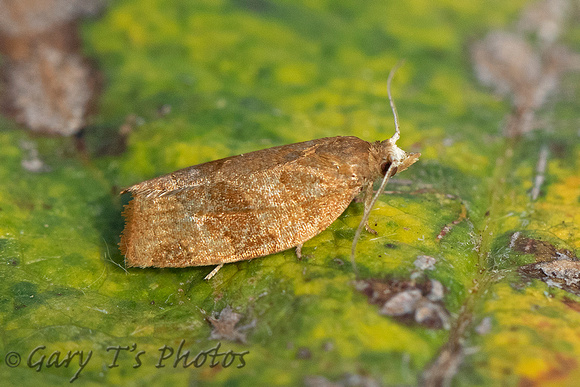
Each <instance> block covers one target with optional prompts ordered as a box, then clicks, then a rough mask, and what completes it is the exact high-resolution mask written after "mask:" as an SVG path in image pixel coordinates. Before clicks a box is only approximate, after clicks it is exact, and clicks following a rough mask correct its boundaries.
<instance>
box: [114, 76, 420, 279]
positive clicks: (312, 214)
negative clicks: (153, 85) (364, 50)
mask: <svg viewBox="0 0 580 387" xmlns="http://www.w3.org/2000/svg"><path fill="white" fill-rule="evenodd" d="M395 70H396V68H395V69H393V70H391V73H390V74H389V78H388V82H387V89H388V94H389V101H390V104H391V108H392V110H393V115H394V117H395V134H394V135H393V136H392V137H391V138H389V139H387V140H384V141H377V142H367V141H364V140H361V139H359V138H357V137H351V136H348V137H343V136H338V137H326V138H320V139H316V140H311V141H306V142H300V143H296V144H289V145H283V146H277V147H274V148H269V149H262V150H258V151H255V152H250V153H246V154H241V155H238V156H232V157H227V158H224V159H221V160H215V161H211V162H207V163H204V164H199V165H194V166H191V167H188V168H185V169H181V170H178V171H176V172H173V173H170V174H167V175H163V176H160V177H156V178H154V179H151V180H147V181H144V182H142V183H139V184H135V185H133V186H131V187H129V188H127V189H125V190H124V191H122V192H121V193H122V194H123V193H131V195H132V197H133V199H132V200H131V201H130V202H129V204H128V205H126V206H125V210H124V212H123V215H124V216H125V219H126V224H125V229H124V230H123V233H122V235H121V241H120V249H121V252H122V253H123V254H124V255H125V257H126V264H127V266H134V267H151V266H152V267H187V266H205V265H217V267H216V268H215V269H214V270H213V271H212V272H211V273H210V274H209V275H208V276H207V277H206V279H209V278H211V277H212V276H213V275H214V274H215V273H216V272H217V270H219V268H221V267H222V266H223V264H225V263H229V262H237V261H243V260H248V259H252V258H256V257H261V256H265V255H269V254H273V253H276V252H279V251H283V250H286V249H289V248H293V247H296V248H297V254H300V249H301V247H302V244H303V243H304V242H306V241H308V240H309V239H311V238H312V237H314V236H315V235H317V234H318V233H320V232H321V231H323V230H324V229H326V228H327V227H328V226H329V225H330V224H331V223H332V222H334V221H335V220H336V219H337V218H338V217H339V216H340V215H341V214H342V213H343V212H344V211H345V209H346V208H347V207H348V205H349V204H350V202H351V201H352V200H353V199H354V198H355V197H356V196H357V195H358V194H359V193H361V192H363V193H364V194H365V200H364V203H365V211H364V215H363V219H362V221H361V223H360V225H359V227H358V229H357V232H356V234H355V238H354V241H353V246H352V251H351V260H352V261H353V267H354V268H355V270H356V266H354V252H355V248H356V242H357V240H358V238H359V237H360V234H361V232H362V229H363V227H366V228H367V230H369V231H370V232H374V231H373V230H372V229H370V227H368V217H369V214H370V210H371V208H372V207H373V205H374V203H375V202H376V200H377V198H378V196H379V195H380V194H381V192H382V191H383V189H384V187H385V185H386V183H387V181H388V179H389V178H390V177H391V176H393V175H394V174H395V173H397V172H401V171H404V170H405V169H407V168H408V167H409V166H410V165H412V164H413V163H415V162H416V161H417V160H418V158H419V156H420V153H407V152H405V151H403V150H402V149H401V148H399V147H398V146H397V145H396V142H397V140H398V139H399V137H400V129H399V124H398V116H397V111H396V108H395V104H394V102H393V99H392V97H391V87H390V86H391V81H392V77H393V74H394V72H395ZM380 177H382V178H383V180H382V184H381V187H380V189H379V191H378V193H377V194H376V195H375V196H374V197H373V183H374V182H375V180H377V179H378V178H380Z"/></svg>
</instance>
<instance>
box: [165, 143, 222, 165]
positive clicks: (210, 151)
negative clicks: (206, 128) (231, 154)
mask: <svg viewBox="0 0 580 387" xmlns="http://www.w3.org/2000/svg"><path fill="white" fill-rule="evenodd" d="M165 155H166V158H167V161H166V163H167V165H170V166H173V167H175V168H185V167H188V166H191V165H195V164H199V163H202V162H206V161H208V160H217V159H220V158H223V157H226V156H228V149H226V147H225V146H223V145H222V146H219V145H217V144H212V145H207V143H205V142H203V143H202V142H196V143H191V142H179V143H176V144H174V145H173V146H172V147H171V148H169V149H167V150H166V152H165Z"/></svg>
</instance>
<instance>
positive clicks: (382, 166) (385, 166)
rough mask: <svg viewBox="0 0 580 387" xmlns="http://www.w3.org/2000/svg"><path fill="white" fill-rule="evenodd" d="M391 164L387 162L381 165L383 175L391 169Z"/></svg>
mask: <svg viewBox="0 0 580 387" xmlns="http://www.w3.org/2000/svg"><path fill="white" fill-rule="evenodd" d="M391 164H392V163H391V162H390V161H385V162H384V163H382V164H381V173H382V174H383V175H384V174H385V173H387V170H388V169H389V168H390V167H391Z"/></svg>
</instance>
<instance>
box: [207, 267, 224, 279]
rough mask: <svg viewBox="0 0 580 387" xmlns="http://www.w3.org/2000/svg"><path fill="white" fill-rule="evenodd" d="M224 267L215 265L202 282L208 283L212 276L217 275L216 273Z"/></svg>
mask: <svg viewBox="0 0 580 387" xmlns="http://www.w3.org/2000/svg"><path fill="white" fill-rule="evenodd" d="M223 266H224V264H223V263H220V264H219V265H217V266H216V267H215V268H214V269H213V270H212V271H211V273H209V274H208V275H206V276H205V278H204V280H206V281H209V280H210V279H211V278H212V277H213V276H214V275H216V274H217V272H218V271H219V270H220V269H221V268H222V267H223Z"/></svg>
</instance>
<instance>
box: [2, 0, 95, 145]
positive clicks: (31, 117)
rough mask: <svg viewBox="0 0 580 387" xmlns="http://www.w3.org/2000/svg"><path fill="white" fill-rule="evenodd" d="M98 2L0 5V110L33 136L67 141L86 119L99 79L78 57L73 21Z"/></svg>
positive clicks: (36, 0)
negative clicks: (38, 133)
mask: <svg viewBox="0 0 580 387" xmlns="http://www.w3.org/2000/svg"><path fill="white" fill-rule="evenodd" d="M104 5H105V2H104V1H103V0H22V1H9V0H0V10H1V12H0V54H1V55H2V58H3V64H2V67H1V68H0V74H1V87H0V89H1V90H2V95H1V96H0V107H1V108H2V111H4V112H5V113H6V114H8V115H10V116H12V117H13V118H14V119H15V120H16V121H17V122H18V123H21V124H23V125H26V126H27V127H28V128H29V129H30V130H31V131H33V132H41V133H47V134H60V135H65V136H68V135H72V134H74V133H76V132H77V131H79V130H80V129H81V128H82V127H83V126H85V125H86V117H87V115H88V113H89V111H90V110H91V108H92V105H93V101H94V99H95V96H96V94H97V90H98V89H99V86H100V83H101V82H100V76H99V74H98V72H97V71H96V70H95V69H94V68H93V67H92V66H91V64H90V63H89V61H88V60H87V59H86V58H84V57H83V56H82V54H81V52H82V51H81V42H80V37H79V33H78V28H77V20H78V19H79V18H80V17H84V16H94V15H96V14H97V13H98V12H99V11H100V10H101V9H102V8H103V7H104Z"/></svg>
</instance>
